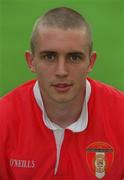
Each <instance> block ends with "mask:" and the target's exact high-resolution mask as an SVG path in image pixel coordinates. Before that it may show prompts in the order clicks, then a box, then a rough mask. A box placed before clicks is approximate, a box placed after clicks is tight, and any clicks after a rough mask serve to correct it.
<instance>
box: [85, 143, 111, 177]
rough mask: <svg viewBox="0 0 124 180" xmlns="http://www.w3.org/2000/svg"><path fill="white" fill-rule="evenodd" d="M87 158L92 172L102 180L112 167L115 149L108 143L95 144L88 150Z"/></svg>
mask: <svg viewBox="0 0 124 180" xmlns="http://www.w3.org/2000/svg"><path fill="white" fill-rule="evenodd" d="M86 158H87V163H88V166H89V168H90V170H91V172H92V173H93V174H94V175H95V176H96V177H97V178H98V179H102V178H103V177H104V176H105V175H106V174H107V172H108V171H109V170H110V168H111V166H112V163H113V160H114V149H113V147H112V146H111V145H109V144H108V143H105V142H94V143H92V144H90V145H89V146H88V147H87V148H86Z"/></svg>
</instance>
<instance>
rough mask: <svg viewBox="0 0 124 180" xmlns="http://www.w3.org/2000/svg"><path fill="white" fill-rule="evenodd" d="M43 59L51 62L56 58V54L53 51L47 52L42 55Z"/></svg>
mask: <svg viewBox="0 0 124 180" xmlns="http://www.w3.org/2000/svg"><path fill="white" fill-rule="evenodd" d="M43 58H44V60H46V61H49V62H53V61H54V60H55V59H56V55H55V54H53V53H48V54H45V55H43Z"/></svg>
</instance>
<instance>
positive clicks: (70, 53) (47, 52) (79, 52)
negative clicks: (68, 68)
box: [39, 50, 85, 55]
mask: <svg viewBox="0 0 124 180" xmlns="http://www.w3.org/2000/svg"><path fill="white" fill-rule="evenodd" d="M49 53H54V54H57V52H56V51H50V50H45V51H41V52H40V53H39V54H49ZM67 54H69V55H72V54H79V55H84V54H85V53H84V52H83V51H71V52H68V53H67Z"/></svg>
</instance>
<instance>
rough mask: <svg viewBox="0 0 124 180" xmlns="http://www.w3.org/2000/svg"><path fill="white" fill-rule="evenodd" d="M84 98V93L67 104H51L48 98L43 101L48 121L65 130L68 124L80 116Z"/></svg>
mask: <svg viewBox="0 0 124 180" xmlns="http://www.w3.org/2000/svg"><path fill="white" fill-rule="evenodd" d="M84 97H85V91H84V92H83V93H81V96H78V97H77V99H74V100H72V101H70V102H67V103H61V104H59V103H57V102H53V101H52V100H50V99H49V98H46V99H44V98H43V102H44V107H45V110H46V113H47V116H48V117H49V119H50V120H51V121H52V122H54V123H56V124H58V125H59V126H60V127H62V128H66V127H67V126H69V125H70V124H72V123H74V122H75V121H76V120H77V119H78V118H79V116H80V114H81V111H82V107H83V102H84Z"/></svg>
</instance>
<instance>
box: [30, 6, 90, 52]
mask: <svg viewBox="0 0 124 180" xmlns="http://www.w3.org/2000/svg"><path fill="white" fill-rule="evenodd" d="M40 25H42V26H45V27H53V28H54V27H55V28H60V29H62V30H67V29H85V30H86V32H87V34H88V39H89V47H90V51H92V35H91V30H90V27H89V24H88V23H87V22H86V20H85V18H84V17H83V16H82V15H81V14H80V13H78V12H77V11H75V10H73V9H71V8H68V7H57V8H54V9H51V10H49V11H48V12H46V13H45V14H44V15H43V16H40V17H39V18H38V20H37V21H36V23H35V25H34V27H33V31H32V35H31V43H30V47H31V51H32V53H33V54H34V51H35V46H36V38H37V35H38V27H39V26H40Z"/></svg>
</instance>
